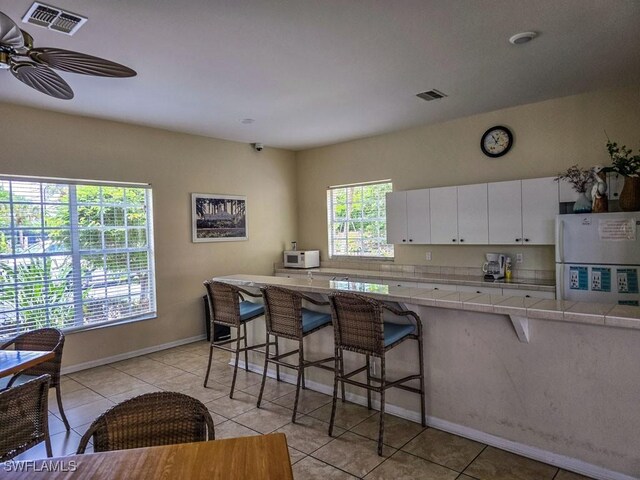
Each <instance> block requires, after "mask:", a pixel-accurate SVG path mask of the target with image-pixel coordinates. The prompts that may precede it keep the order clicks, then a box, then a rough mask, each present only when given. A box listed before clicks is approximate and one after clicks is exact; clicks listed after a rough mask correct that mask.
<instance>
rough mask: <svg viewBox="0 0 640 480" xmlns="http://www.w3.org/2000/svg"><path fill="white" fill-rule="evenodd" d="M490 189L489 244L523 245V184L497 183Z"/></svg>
mask: <svg viewBox="0 0 640 480" xmlns="http://www.w3.org/2000/svg"><path fill="white" fill-rule="evenodd" d="M488 189H489V243H490V244H494V245H511V244H520V243H522V182H521V181H520V180H513V181H509V182H495V183H490V184H489V185H488Z"/></svg>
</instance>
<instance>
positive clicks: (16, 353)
mask: <svg viewBox="0 0 640 480" xmlns="http://www.w3.org/2000/svg"><path fill="white" fill-rule="evenodd" d="M55 354H56V353H55V352H52V351H35V350H0V378H2V377H6V376H8V375H13V374H15V373H18V372H20V371H22V370H25V369H27V368H30V367H33V366H34V365H38V364H39V363H42V362H46V361H47V360H52V359H53V357H54V356H55Z"/></svg>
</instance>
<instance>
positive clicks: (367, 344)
mask: <svg viewBox="0 0 640 480" xmlns="http://www.w3.org/2000/svg"><path fill="white" fill-rule="evenodd" d="M329 300H330V302H331V314H332V317H333V329H334V332H335V351H336V353H335V356H336V361H335V367H334V371H335V377H334V382H333V405H332V407H331V421H330V422H329V435H332V434H333V423H334V419H335V414H336V401H337V395H338V382H340V383H342V391H343V401H344V384H345V383H348V384H350V385H355V386H357V387H361V388H365V389H366V390H367V404H368V407H369V410H371V392H372V391H373V392H378V393H380V424H379V435H378V455H382V439H383V435H384V407H385V391H386V390H387V389H389V388H391V387H396V388H401V389H403V390H407V391H409V392H414V393H419V394H420V409H421V419H422V426H423V427H425V426H426V416H425V391H424V362H423V352H422V322H421V321H420V317H419V316H418V315H417V314H416V313H415V312H412V311H410V310H397V309H395V308H393V307H390V306H388V305H386V304H384V303H382V302H379V301H377V300H374V299H372V298H368V297H365V296H362V295H356V294H352V293H335V294H332V295H330V296H329ZM384 310H388V311H389V312H391V313H393V314H395V315H398V316H404V317H407V318H411V319H413V322H411V323H407V324H398V323H391V322H385V321H384V320H383V311H384ZM408 339H413V340H417V341H418V365H419V370H420V373H419V374H417V375H409V376H406V377H403V378H400V379H398V380H393V381H387V379H386V377H385V354H386V352H387V351H389V350H390V349H392V348H393V347H395V346H396V345H399V344H400V343H402V342H404V341H405V340H408ZM345 350H346V351H351V352H356V353H361V354H363V355H365V356H366V362H365V365H364V366H363V367H360V368H357V369H355V370H353V371H351V372H349V373H344V352H345ZM371 358H374V359H375V358H379V359H380V376H379V377H374V376H373V375H372V374H371V370H370V368H369V367H370V362H371ZM365 371H366V375H367V383H363V382H360V381H357V380H354V379H353V378H352V377H353V376H355V375H357V374H359V373H361V372H365ZM411 380H419V382H420V388H415V387H411V386H409V385H405V383H406V382H408V381H411ZM372 382H375V383H377V385H373V384H372Z"/></svg>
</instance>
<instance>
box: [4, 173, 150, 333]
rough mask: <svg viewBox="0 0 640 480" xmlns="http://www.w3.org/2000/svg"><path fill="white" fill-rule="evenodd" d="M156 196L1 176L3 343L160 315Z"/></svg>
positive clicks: (137, 188) (144, 188)
mask: <svg viewBox="0 0 640 480" xmlns="http://www.w3.org/2000/svg"><path fill="white" fill-rule="evenodd" d="M151 200H152V199H151V188H150V186H149V185H140V184H131V185H129V184H122V183H117V184H115V183H114V184H108V183H105V182H96V183H94V184H91V183H89V182H88V181H84V180H83V181H78V182H77V183H74V182H73V181H70V180H64V181H62V180H55V179H37V178H15V177H3V176H0V337H10V336H13V335H16V334H19V333H23V332H25V331H29V330H34V329H38V328H43V327H49V326H51V327H56V328H60V329H75V328H82V327H87V326H92V325H96V324H102V323H108V322H116V321H121V320H125V319H136V318H140V317H146V316H149V315H153V314H155V313H156V299H155V272H154V262H153V235H152V211H151V206H152V204H151Z"/></svg>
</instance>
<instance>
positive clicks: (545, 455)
mask: <svg viewBox="0 0 640 480" xmlns="http://www.w3.org/2000/svg"><path fill="white" fill-rule="evenodd" d="M230 364H232V365H233V362H230ZM240 366H242V368H244V361H243V360H240V361H239V362H238V368H239V367H240ZM249 370H251V371H252V372H255V373H258V374H260V375H262V372H263V370H264V365H256V364H254V363H249ZM267 376H269V377H271V378H275V377H276V372H275V370H268V371H267ZM280 379H281V380H284V381H285V382H287V383H293V384H295V383H296V377H295V375H292V374H289V373H284V372H282V373H280ZM305 383H306V386H307V388H309V389H311V390H315V391H316V392H320V393H324V394H327V395H333V386H330V385H325V384H323V383H317V382H313V381H310V380H307V381H306V382H305ZM346 399H347V400H348V401H349V402H352V403H357V404H359V405H363V406H365V407H366V406H367V397H366V396H363V395H356V394H354V393H349V392H347V394H346ZM373 406H374V408H376V409H379V408H380V402H379V401H377V400H373ZM385 411H386V413H389V414H391V415H395V416H397V417H401V418H404V419H407V420H411V421H412V422H416V423H420V412H416V411H413V410H407V409H406V408H401V407H398V406H397V405H391V404H387V405H386V406H385ZM427 425H428V426H430V427H434V428H437V429H438V430H443V431H445V432H449V433H453V434H455V435H459V436H461V437H465V438H468V439H470V440H475V441H477V442H480V443H484V444H486V445H491V446H492V447H496V448H500V449H501V450H506V451H508V452H512V453H516V454H518V455H522V456H523V457H527V458H531V459H533V460H538V461H540V462H544V463H547V464H549V465H553V466H555V467H559V468H562V469H564V470H569V471H571V472H575V473H579V474H581V475H586V476H588V477H592V478H595V479H597V480H638V478H637V477H631V476H629V475H626V474H624V473H620V472H615V471H613V470H608V469H606V468H603V467H599V466H597V465H593V464H591V463H587V462H584V461H582V460H578V459H576V458H572V457H567V456H565V455H560V454H557V453H553V452H549V451H547V450H542V449H540V448H537V447H532V446H529V445H525V444H523V443H518V442H513V441H511V440H507V439H505V438H501V437H498V436H496V435H491V434H490V433H485V432H482V431H480V430H475V429H473V428H470V427H465V426H464V425H459V424H457V423H452V422H449V421H447V420H442V419H440V418H437V417H431V416H427Z"/></svg>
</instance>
